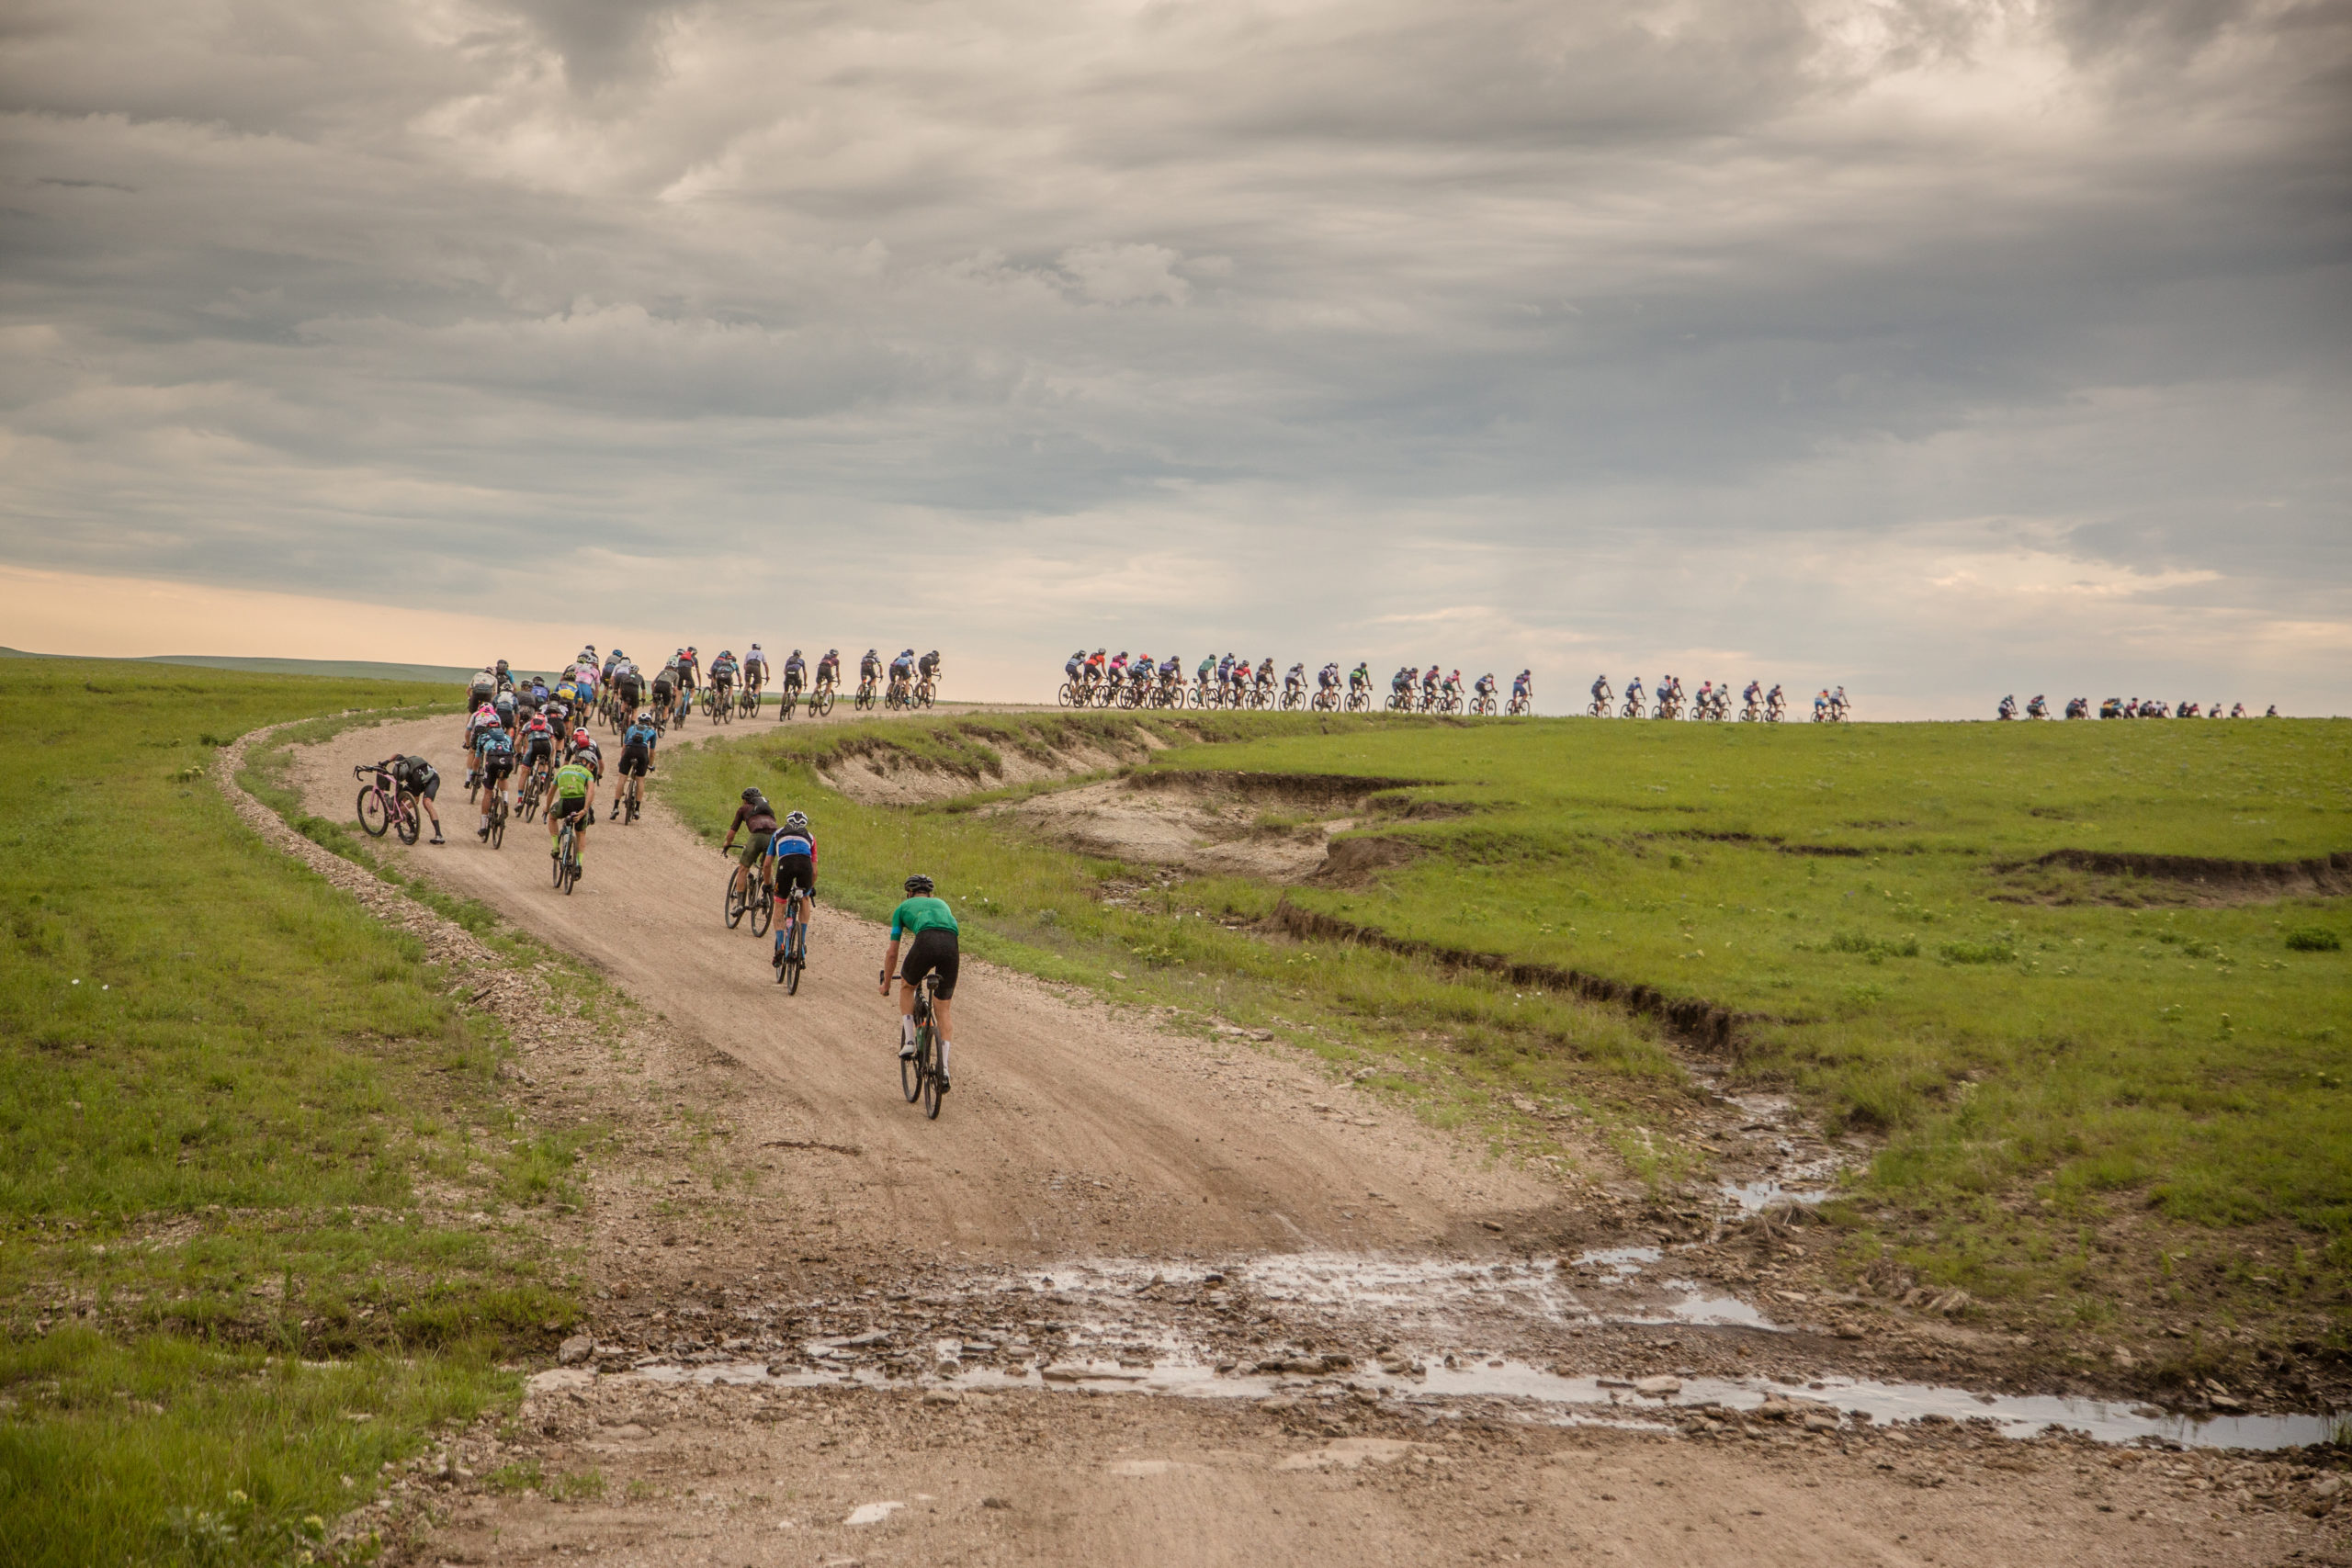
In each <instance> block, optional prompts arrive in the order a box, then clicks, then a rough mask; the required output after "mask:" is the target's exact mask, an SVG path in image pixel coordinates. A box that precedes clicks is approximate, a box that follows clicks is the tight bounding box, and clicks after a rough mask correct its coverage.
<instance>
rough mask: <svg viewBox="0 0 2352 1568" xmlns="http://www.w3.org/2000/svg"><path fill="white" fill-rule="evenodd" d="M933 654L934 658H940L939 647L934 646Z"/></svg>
mask: <svg viewBox="0 0 2352 1568" xmlns="http://www.w3.org/2000/svg"><path fill="white" fill-rule="evenodd" d="M931 656H932V657H933V659H936V658H938V657H939V649H935V648H934V649H932V650H931Z"/></svg>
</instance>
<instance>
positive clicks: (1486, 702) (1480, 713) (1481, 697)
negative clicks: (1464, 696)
mask: <svg viewBox="0 0 2352 1568" xmlns="http://www.w3.org/2000/svg"><path fill="white" fill-rule="evenodd" d="M1470 716H1471V717H1473V718H1492V717H1494V716H1495V699H1494V698H1493V697H1491V696H1489V695H1488V694H1487V693H1485V692H1480V693H1479V694H1477V695H1476V696H1474V697H1472V698H1471V699H1470Z"/></svg>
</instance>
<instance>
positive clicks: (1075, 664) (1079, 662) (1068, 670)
mask: <svg viewBox="0 0 2352 1568" xmlns="http://www.w3.org/2000/svg"><path fill="white" fill-rule="evenodd" d="M1062 679H1063V680H1065V681H1068V682H1069V683H1070V685H1071V686H1072V687H1073V688H1076V689H1083V688H1084V687H1085V685H1086V649H1082V648H1081V649H1079V650H1078V651H1077V652H1076V653H1073V654H1071V655H1070V656H1069V659H1068V660H1064V661H1063V664H1062Z"/></svg>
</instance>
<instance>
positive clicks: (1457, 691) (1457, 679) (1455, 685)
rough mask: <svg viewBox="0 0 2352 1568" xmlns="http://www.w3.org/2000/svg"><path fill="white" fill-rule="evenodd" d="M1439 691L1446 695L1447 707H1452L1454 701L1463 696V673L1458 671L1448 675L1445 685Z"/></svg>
mask: <svg viewBox="0 0 2352 1568" xmlns="http://www.w3.org/2000/svg"><path fill="white" fill-rule="evenodd" d="M1439 689H1440V690H1441V691H1442V693H1443V694H1444V695H1445V701H1446V705H1448V706H1452V705H1453V700H1454V699H1455V698H1456V697H1459V696H1460V695H1461V694H1462V671H1459V670H1456V671H1454V672H1453V674H1451V675H1448V676H1447V677H1446V678H1445V682H1444V684H1443V685H1442V687H1440V688H1439Z"/></svg>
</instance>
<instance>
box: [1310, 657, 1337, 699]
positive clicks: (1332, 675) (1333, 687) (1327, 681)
mask: <svg viewBox="0 0 2352 1568" xmlns="http://www.w3.org/2000/svg"><path fill="white" fill-rule="evenodd" d="M1315 684H1316V687H1317V690H1320V691H1326V692H1336V691H1338V690H1339V689H1340V661H1339V660H1336V659H1334V660H1331V661H1330V662H1329V663H1328V664H1326V665H1324V666H1323V668H1322V669H1320V670H1317V671H1316V672H1315Z"/></svg>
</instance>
